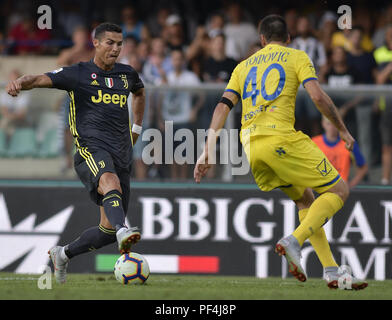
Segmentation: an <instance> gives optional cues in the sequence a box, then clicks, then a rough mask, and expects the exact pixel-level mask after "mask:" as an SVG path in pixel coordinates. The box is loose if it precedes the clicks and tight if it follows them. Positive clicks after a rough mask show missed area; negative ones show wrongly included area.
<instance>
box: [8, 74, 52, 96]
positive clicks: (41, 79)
mask: <svg viewBox="0 0 392 320" xmlns="http://www.w3.org/2000/svg"><path fill="white" fill-rule="evenodd" d="M52 86H53V83H52V80H51V79H50V78H49V77H48V76H47V75H45V74H41V75H37V76H34V75H25V76H22V77H20V78H18V79H16V80H13V81H10V82H9V83H8V84H7V87H6V91H7V93H8V94H9V95H11V96H13V97H16V96H17V95H18V94H19V92H20V91H21V90H31V89H34V88H51V87H52Z"/></svg>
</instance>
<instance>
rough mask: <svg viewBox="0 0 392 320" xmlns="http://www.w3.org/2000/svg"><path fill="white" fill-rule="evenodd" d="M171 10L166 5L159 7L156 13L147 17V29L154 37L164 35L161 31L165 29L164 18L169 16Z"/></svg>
mask: <svg viewBox="0 0 392 320" xmlns="http://www.w3.org/2000/svg"><path fill="white" fill-rule="evenodd" d="M170 14H171V11H170V9H169V8H167V7H162V8H159V9H158V11H157V12H156V14H154V15H152V16H150V17H149V19H148V22H147V23H148V30H149V31H150V33H151V36H152V37H154V38H158V37H164V36H163V34H162V32H163V31H164V30H165V26H166V20H167V18H168V17H169V16H170Z"/></svg>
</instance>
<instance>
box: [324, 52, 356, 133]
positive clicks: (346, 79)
mask: <svg viewBox="0 0 392 320" xmlns="http://www.w3.org/2000/svg"><path fill="white" fill-rule="evenodd" d="M323 79H325V80H324V81H325V83H326V84H328V86H330V87H331V88H344V87H349V86H351V85H353V84H357V83H360V81H361V76H360V74H359V73H358V71H357V70H356V69H354V68H352V67H350V66H349V65H348V64H347V55H346V51H345V50H344V49H343V48H342V47H335V48H333V50H332V55H331V67H330V68H329V69H328V72H327V73H326V75H325V76H324V77H323ZM331 97H332V99H333V101H334V102H335V104H336V106H337V107H338V109H339V111H340V113H341V115H342V117H343V118H344V120H345V123H346V126H347V128H348V130H349V131H350V132H352V134H353V136H354V137H356V136H357V126H356V123H357V122H356V114H355V110H354V108H355V107H356V106H357V104H358V103H359V102H360V101H361V99H362V97H353V98H351V99H347V98H345V97H342V96H341V95H331Z"/></svg>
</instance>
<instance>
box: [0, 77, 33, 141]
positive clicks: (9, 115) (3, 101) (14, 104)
mask: <svg viewBox="0 0 392 320" xmlns="http://www.w3.org/2000/svg"><path fill="white" fill-rule="evenodd" d="M20 76H21V74H20V72H19V71H18V70H12V71H11V72H10V73H9V75H8V79H9V81H13V80H16V79H18V78H19V77H20ZM30 99H31V98H30V92H26V91H24V92H21V93H20V94H19V95H18V96H17V97H16V98H13V97H11V96H10V95H8V94H7V92H6V91H5V90H2V91H1V93H0V112H1V118H0V129H1V130H3V131H4V132H5V133H6V135H7V138H8V139H9V138H10V137H11V136H12V134H13V133H14V131H15V129H16V128H19V127H24V126H26V124H27V123H26V116H27V108H28V107H29V104H30Z"/></svg>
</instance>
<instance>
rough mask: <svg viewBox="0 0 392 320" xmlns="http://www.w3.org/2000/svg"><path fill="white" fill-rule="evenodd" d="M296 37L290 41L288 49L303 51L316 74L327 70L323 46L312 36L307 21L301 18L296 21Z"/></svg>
mask: <svg viewBox="0 0 392 320" xmlns="http://www.w3.org/2000/svg"><path fill="white" fill-rule="evenodd" d="M296 33H297V37H296V38H294V39H292V42H291V43H290V47H292V48H294V49H299V50H303V51H305V52H306V53H307V54H308V56H309V58H310V59H311V60H312V62H313V64H314V67H315V69H316V73H319V71H320V69H322V68H324V69H325V68H327V55H326V53H325V49H324V46H323V44H322V43H321V42H320V41H319V40H318V39H317V38H315V37H314V36H313V33H312V28H311V25H310V22H309V19H308V18H307V17H306V16H301V17H299V18H298V20H297V32H296Z"/></svg>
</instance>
